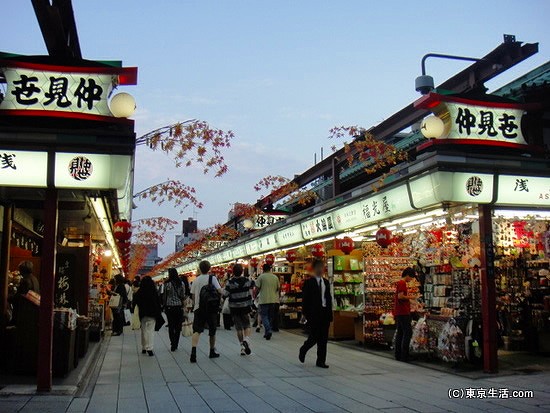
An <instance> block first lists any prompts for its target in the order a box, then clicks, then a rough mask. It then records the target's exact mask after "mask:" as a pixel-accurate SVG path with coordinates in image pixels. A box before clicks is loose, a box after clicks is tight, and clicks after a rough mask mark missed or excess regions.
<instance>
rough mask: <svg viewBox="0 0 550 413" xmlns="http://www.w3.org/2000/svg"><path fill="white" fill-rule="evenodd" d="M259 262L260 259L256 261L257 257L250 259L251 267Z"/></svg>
mask: <svg viewBox="0 0 550 413" xmlns="http://www.w3.org/2000/svg"><path fill="white" fill-rule="evenodd" d="M259 263H260V261H258V258H255V257H254V258H252V259H251V260H250V266H251V267H254V268H256V267H257V266H258V264H259Z"/></svg>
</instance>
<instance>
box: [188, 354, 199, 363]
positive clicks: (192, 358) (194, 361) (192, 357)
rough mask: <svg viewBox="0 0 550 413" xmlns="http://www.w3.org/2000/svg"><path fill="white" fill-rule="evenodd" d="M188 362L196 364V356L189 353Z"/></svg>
mask: <svg viewBox="0 0 550 413" xmlns="http://www.w3.org/2000/svg"><path fill="white" fill-rule="evenodd" d="M189 361H190V362H191V363H196V362H197V355H196V354H192V353H191V357H190V358H189Z"/></svg>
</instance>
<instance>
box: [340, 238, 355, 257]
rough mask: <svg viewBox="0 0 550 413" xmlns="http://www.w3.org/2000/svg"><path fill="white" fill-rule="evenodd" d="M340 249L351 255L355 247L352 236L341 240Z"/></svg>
mask: <svg viewBox="0 0 550 413" xmlns="http://www.w3.org/2000/svg"><path fill="white" fill-rule="evenodd" d="M340 249H341V250H342V252H343V253H344V254H346V255H349V254H350V253H351V252H352V251H353V250H354V249H355V243H354V242H353V240H352V239H351V238H350V237H344V238H342V239H341V240H340Z"/></svg>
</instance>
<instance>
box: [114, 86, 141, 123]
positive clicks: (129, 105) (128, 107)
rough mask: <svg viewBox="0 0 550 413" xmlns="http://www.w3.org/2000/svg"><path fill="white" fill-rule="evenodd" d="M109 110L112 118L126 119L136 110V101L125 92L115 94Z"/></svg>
mask: <svg viewBox="0 0 550 413" xmlns="http://www.w3.org/2000/svg"><path fill="white" fill-rule="evenodd" d="M109 106H110V109H111V113H112V114H113V116H115V117H117V118H128V117H130V116H132V115H133V114H134V112H135V110H136V100H135V99H134V97H133V96H132V95H130V94H129V93H126V92H121V93H117V94H116V95H115V96H113V98H112V99H111V103H110V105H109Z"/></svg>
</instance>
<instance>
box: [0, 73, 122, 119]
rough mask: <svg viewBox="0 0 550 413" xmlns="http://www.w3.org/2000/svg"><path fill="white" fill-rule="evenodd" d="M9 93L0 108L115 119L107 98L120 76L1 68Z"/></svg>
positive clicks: (7, 92)
mask: <svg viewBox="0 0 550 413" xmlns="http://www.w3.org/2000/svg"><path fill="white" fill-rule="evenodd" d="M0 70H1V71H2V72H3V73H4V76H5V77H6V82H7V90H6V95H5V97H4V100H3V101H2V102H1V103H0V109H4V110H5V109H7V110H48V111H56V112H73V113H86V114H90V115H99V116H112V114H111V111H110V110H109V106H108V97H109V93H110V92H111V89H112V87H113V84H114V83H115V82H117V79H118V77H117V76H116V75H111V74H91V73H74V72H52V71H47V70H41V71H37V70H31V69H23V68H11V67H8V68H3V69H0Z"/></svg>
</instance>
